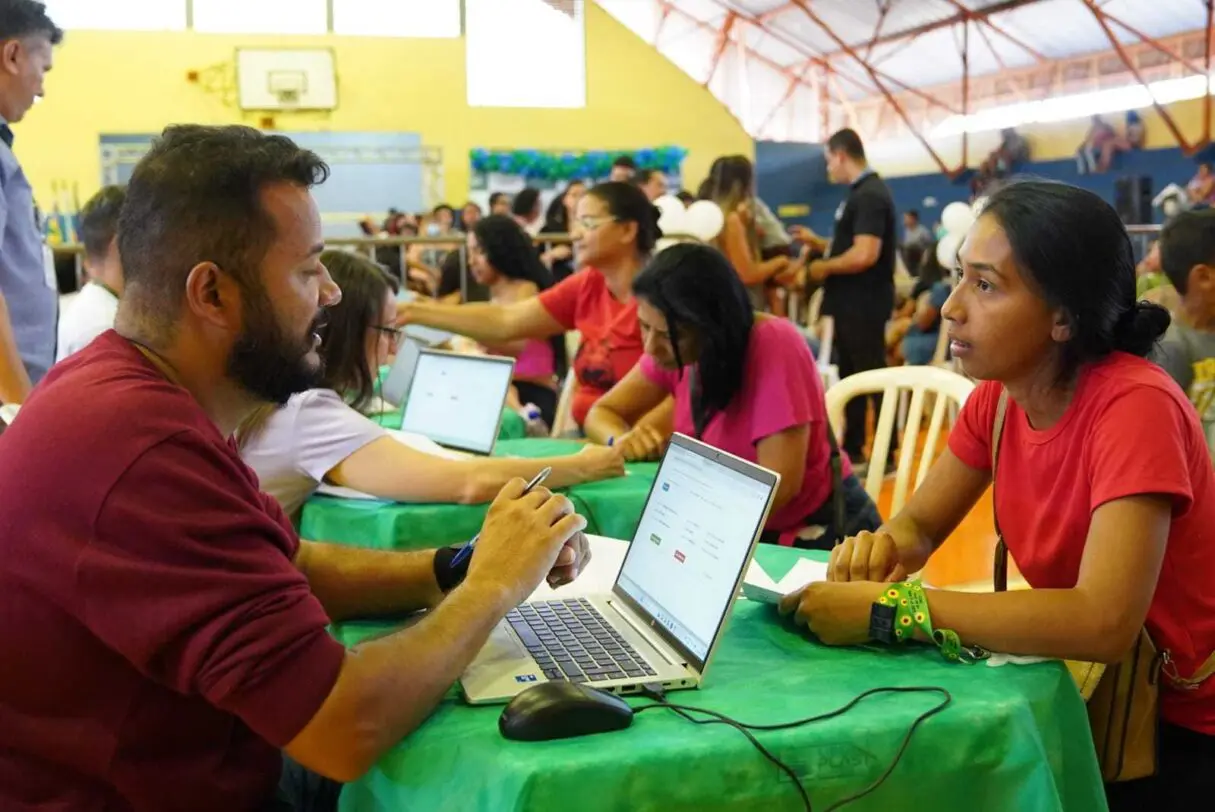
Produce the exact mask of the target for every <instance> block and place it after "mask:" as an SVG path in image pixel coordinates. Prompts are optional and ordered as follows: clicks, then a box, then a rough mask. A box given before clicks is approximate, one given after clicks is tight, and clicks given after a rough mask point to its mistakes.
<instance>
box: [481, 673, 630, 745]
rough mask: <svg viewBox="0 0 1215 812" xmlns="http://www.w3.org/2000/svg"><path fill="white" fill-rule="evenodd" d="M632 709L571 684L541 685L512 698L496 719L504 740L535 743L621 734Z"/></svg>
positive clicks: (602, 693) (612, 697)
mask: <svg viewBox="0 0 1215 812" xmlns="http://www.w3.org/2000/svg"><path fill="white" fill-rule="evenodd" d="M631 724H633V709H632V708H631V707H629V704H628V703H627V702H625V701H624V700H623V699H621V698H620V697H618V696H615V695H614V694H609V693H608V692H606V691H600V690H599V689H597V688H591V687H590V686H588V685H582V684H579V683H573V682H564V681H557V680H554V681H553V682H542V683H540V684H539V685H535V686H532V687H531V688H528V689H527V690H526V691H524V692H523V693H521V694H519V695H518V696H516V697H515V698H514V699H512V700H511V701H510V704H509V705H507V706H506V709H505V710H503V711H502V715H501V716H500V717H498V730H500V731H501V732H502V735H503V736H505V737H506V738H508V739H515V740H517V741H525V742H539V741H546V740H548V739H568V738H570V737H572V736H586V735H589V734H591V733H606V732H608V731H609V730H623V729H624V728H626V727H628V726H629V725H631Z"/></svg>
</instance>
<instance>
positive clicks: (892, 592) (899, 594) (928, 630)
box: [877, 581, 932, 643]
mask: <svg viewBox="0 0 1215 812" xmlns="http://www.w3.org/2000/svg"><path fill="white" fill-rule="evenodd" d="M877 602H878V603H879V604H880V605H882V606H890V607H893V608H894V630H893V631H894V634H893V637H894V639H893V641H892V642H896V643H906V642H907V641H908V640H911V639H912V637H913V636H914V635H915V630H916V629H919V630H920V631H922V632H923V633H924V636H925V637H927V638H928V639H929V640H931V639H932V615H931V614H929V612H928V598H927V596H925V595H924V587H923V585H922V584H921V583H920V582H919V581H905V582H903V583H901V584H887V586H886V591H885V592H883V593H882V596H881V597H880V598H878V599H877Z"/></svg>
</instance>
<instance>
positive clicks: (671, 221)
mask: <svg viewBox="0 0 1215 812" xmlns="http://www.w3.org/2000/svg"><path fill="white" fill-rule="evenodd" d="M671 199H672V200H674V201H675V202H674V204H671V203H668V204H667V206H666V208H662V207H661V206H659V209H660V210H661V211H662V215H661V216H660V217H659V218H658V227H659V228H661V229H662V233H663V234H686V233H687V232H688V212H687V210H686V209H685V208H684V207H683V201H681V200H680V199H679V198H677V197H675V198H671ZM659 200H662V198H659ZM655 205H657V201H656V202H655Z"/></svg>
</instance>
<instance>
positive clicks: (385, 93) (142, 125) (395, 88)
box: [15, 3, 754, 204]
mask: <svg viewBox="0 0 1215 812" xmlns="http://www.w3.org/2000/svg"><path fill="white" fill-rule="evenodd" d="M586 45H587V105H586V107H585V108H583V109H580V110H545V109H501V108H473V107H469V106H468V104H467V101H466V99H467V95H466V92H465V67H464V40H463V39H387V38H368V37H337V36H325V37H281V36H279V37H266V36H236V35H213V34H196V33H193V32H156V33H145V32H108V31H105V32H103V31H69V32H68V35H67V38H66V39H65V41H64V44H63V45H62V46H61V47H60V48H59V49H57V51H56V55H55V67H54V70H53V71H52V72H51V73H50V74H49V75H48V77H47V84H46V98H45V99H44V100H43V101H42V102H41V103H40V104H38V105H36V106H35V107H34V109H33V110H31V111H30V113H29V115H28V116H27V117H26V119H25V121H23V122H21V123H20V124H18V125H17V127H16V128H15V130H16V134H17V139H18V140H17V143H16V145H15V146H16V150H17V153H18V155H19V157H20V159H21V161H22V163H23V165H24V166H25V170H26V173H27V174H28V175H29V176H30V179H31V181H32V183H33V184H34V187H35V189H36V191H37V192H38V194H39V196H40V197H43V199H46V200H49V199H50V198H49V194H50V191H51V182H52V180H53V179H54V180H59V181H64V180H66V181H69V182H75V183H78V184H79V187H80V193H81V196H82V198H83V197H87V196H88V195H89V194H91V193H92V192H93V191H95V190H96V189H97V187H98V186H99V184H100V175H101V163H100V157H99V154H98V136H99V135H101V134H103V133H104V134H107V135H112V134H123V133H139V134H143V133H154V132H159V131H160V130H161V129H163V128H164V126H165V125H167V124H172V123H182V122H191V123H201V124H229V123H245V124H251V125H254V126H256V125H257V124H258V121H259V119H260V115H258V114H245V113H242V111H240V110H239V109H238V108H237V107H236V106H235V104H234V102H233V101H232V99H231V98H225V96H230V95H231V93H230V92H229V93H225V92H224V87H223V85H224V84H230V80H229V81H228V82H227V83H225V82H223V81H220V82H219V83H218V84H219V85H220V86H219V87H212V88H210V89H204V87H203V85H205V84H215V83H211V82H198V83H191V82H189V81H188V80H187V74H188V73H189V72H190V71H200V72H203V75H204V77H207V76H209V75H212V74H219V75H221V76H222V75H227V76H231V75H232V73H233V72H232V71H231V70H230V69H228V70H225V69H223V68H220V69H219V70H217V71H213V72H208V71H207V69H208V68H214V67H216V66H224V65H231V63H232V62H233V60H234V58H235V53H234V52H235V49H236V48H237V47H238V46H240V47H275V48H287V47H311V48H315V47H329V48H332V49H333V51H334V53H335V55H336V62H337V70H338V82H339V87H338V93H339V107H338V109H337V110H335V111H333V112H332V113H329V114H315V113H298V114H290V115H279V116H278V117H277V118H276V120H275V129H279V130H285V131H335V132H336V131H347V132H364V131H370V132H377V131H378V132H415V133H419V134H420V135H421V136H422V141H423V143H424V144H426V145H432V146H439V147H441V148H442V149H443V158H444V176H445V188H446V197H447V198H448V199H449V200H450V201H451V202H452V203H455V204H459V203H460V202H462V201H463V199H464V198H465V197H466V196H467V194H468V181H469V166H468V152H469V150H470V149H472V148H474V147H489V148H505V149H510V148H528V147H534V148H538V149H546V148H548V149H566V148H570V149H624V148H640V147H650V146H658V145H662V144H674V145H678V146H682V147H684V148H686V149H687V150H689V154H688V157H687V160H686V161H685V163H684V170H683V171H684V182H685V185H688V186H691V187H692V188H693V189H694V188H695V185H696V184H697V183H699V182H700V180H701V179H702V178H703V177H704V175H705V174H706V173H707V171H708V167H709V164H710V163H711V162H712V161H713V159H714V158H715V157H717V156H718V155H722V154H733V153H742V154H746V155H753V153H754V143H753V142H752V140H751V138H750V137H749V136H748V135H747V134H746V132H745V131H744V130H743V129H742V127H741V125H740V124H739V123H738V121H737V120H736V119H735V118H734V117H733V116H732V115H731V114H730V113H729V111H727V110H726V108H725V107H724V106H723V105H722V104H721V103H720V102H718V101H717V100H716V99H715V98H714V97H713V96H712V94H711V93H709V92H708V91H707V90H705V89H704V88H703V87H701V86H700V85H699V84H698V83H696V82H695V81H694V80H692V79H691V78H689V77H688V76H687V75H686V74H685V73H683V72H682V71H681V70H680V69H679V68H677V67H676V66H675V65H673V64H671V63H670V62H668V61H667V60H666V59H665V58H664V57H662V56H661V55H660V54H659V53H658V52H657V51H656V50H654V49H653V48H652V47H650V46H649V45H648V44H647V43H646V42H644V41H642V40H641V39H640V38H638V37H637V36H636V35H635V34H633V33H632V32H631V31H629V30H628V29H627V28H625V27H624V26H622V25H620V24H619V23H618V22H616V20H614V19H613V18H612V17H610V16H609V15H608V14H607V13H606V12H604V11H603V10H602V9H600V8H599V7H598V6H596V5H595V4H593V3H587V4H586ZM552 69H553V70H554V71H559V70H561V69H562V66H561V65H559V64H554V65H553V66H552ZM537 81H543V77H537Z"/></svg>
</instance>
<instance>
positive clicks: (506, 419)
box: [370, 409, 527, 440]
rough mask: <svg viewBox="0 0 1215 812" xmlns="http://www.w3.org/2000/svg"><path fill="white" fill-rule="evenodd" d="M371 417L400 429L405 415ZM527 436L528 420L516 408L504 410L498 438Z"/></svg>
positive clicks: (392, 413) (388, 413)
mask: <svg viewBox="0 0 1215 812" xmlns="http://www.w3.org/2000/svg"><path fill="white" fill-rule="evenodd" d="M370 417H371V419H372V420H374V421H375V422H377V423H379V424H380V425H381V426H383V427H384V428H386V429H399V428H400V427H401V418H402V417H403V415H402V413H401V412H400V410H397V411H395V412H384V413H382V414H374V415H371V416H370ZM526 436H527V421H526V420H524V419H523V417H522V416H521V415H520V414H519V413H518V412H516V411H515V410H514V409H507V410H506V411H504V412H503V413H502V425H501V426H499V427H498V439H499V440H518V439H520V438H523V437H526Z"/></svg>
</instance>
